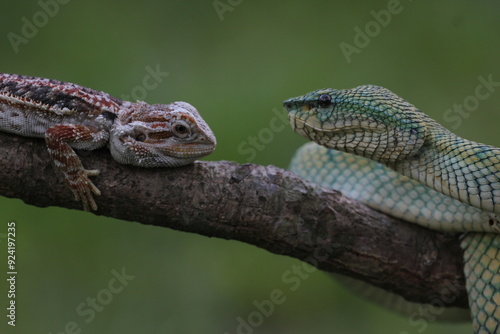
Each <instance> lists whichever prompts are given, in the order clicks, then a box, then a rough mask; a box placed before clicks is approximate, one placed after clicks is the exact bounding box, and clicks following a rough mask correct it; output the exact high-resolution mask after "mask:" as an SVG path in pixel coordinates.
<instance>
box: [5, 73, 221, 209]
mask: <svg viewBox="0 0 500 334" xmlns="http://www.w3.org/2000/svg"><path fill="white" fill-rule="evenodd" d="M0 131H3V132H9V133H13V134H16V135H20V136H26V137H37V138H45V142H46V145H47V150H48V152H49V155H50V157H51V158H52V161H53V163H54V165H55V168H56V170H58V171H59V172H61V173H62V175H63V177H64V181H65V182H66V184H67V185H68V187H69V188H70V189H71V191H72V192H73V194H74V196H75V200H77V201H81V202H82V204H83V208H84V210H86V211H89V210H90V209H92V210H97V205H96V202H95V200H94V195H100V191H99V189H98V188H97V187H96V186H95V185H94V184H93V183H92V181H90V179H89V176H94V175H97V174H98V173H99V171H98V170H88V169H85V168H84V167H83V165H82V163H81V161H80V159H79V158H78V156H77V154H76V152H75V149H76V150H87V151H91V150H95V149H98V148H100V147H104V146H108V147H109V150H110V151H111V155H112V156H113V158H114V159H115V160H116V161H117V162H119V163H121V164H130V165H135V166H140V167H177V166H182V165H187V164H190V163H192V162H193V161H194V160H196V159H197V158H200V157H203V156H206V155H208V154H210V153H212V152H213V151H214V149H215V146H216V140H215V136H214V134H213V132H212V131H211V130H210V128H209V127H208V125H207V123H206V122H205V121H204V120H203V119H202V118H201V116H200V114H199V113H198V111H197V110H196V109H195V108H194V107H193V106H192V105H190V104H188V103H186V102H173V103H170V104H154V105H150V104H147V103H146V102H142V101H137V102H128V101H122V100H120V99H117V98H115V97H112V96H110V95H109V94H107V93H104V92H100V91H96V90H93V89H90V88H85V87H81V86H79V85H76V84H72V83H68V82H62V81H57V80H51V79H43V78H36V77H28V76H22V75H15V74H1V73H0Z"/></svg>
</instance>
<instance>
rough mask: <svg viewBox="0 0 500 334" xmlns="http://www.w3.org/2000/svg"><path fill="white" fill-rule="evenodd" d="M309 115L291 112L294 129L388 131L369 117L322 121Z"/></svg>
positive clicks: (331, 132)
mask: <svg viewBox="0 0 500 334" xmlns="http://www.w3.org/2000/svg"><path fill="white" fill-rule="evenodd" d="M307 116H308V117H307V118H306V119H305V118H303V117H300V116H299V115H297V114H289V118H290V125H291V126H292V128H293V129H294V131H296V132H297V131H300V130H302V131H304V130H305V129H306V128H307V129H309V130H312V131H314V132H317V133H323V134H339V133H345V134H348V133H354V132H358V131H367V130H368V131H371V132H376V133H383V132H386V131H387V127H386V126H383V125H382V124H380V123H378V122H370V121H369V120H368V119H359V118H358V119H337V120H335V121H333V122H332V121H328V122H321V121H320V120H319V119H318V118H317V117H310V116H309V115H307Z"/></svg>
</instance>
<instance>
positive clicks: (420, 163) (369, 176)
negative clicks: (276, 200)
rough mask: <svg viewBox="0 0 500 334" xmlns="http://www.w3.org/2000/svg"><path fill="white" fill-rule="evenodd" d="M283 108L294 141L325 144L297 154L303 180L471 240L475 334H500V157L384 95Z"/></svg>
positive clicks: (371, 91) (310, 99)
mask: <svg viewBox="0 0 500 334" xmlns="http://www.w3.org/2000/svg"><path fill="white" fill-rule="evenodd" d="M284 105H285V107H286V108H287V109H288V112H289V118H290V124H291V126H292V128H293V129H294V131H295V132H297V133H298V134H300V135H302V136H304V137H306V138H308V139H310V140H312V141H313V142H315V143H317V144H313V143H310V144H306V145H305V146H304V147H302V148H301V149H299V150H298V151H297V154H296V156H295V157H294V159H293V161H292V165H291V169H292V170H293V171H295V172H296V173H297V174H299V175H300V176H302V177H303V178H306V179H308V180H310V181H313V182H316V183H320V184H322V185H323V186H328V187H332V188H335V189H337V190H340V191H342V192H344V193H345V194H346V195H348V196H350V197H353V198H356V199H358V200H360V201H362V202H364V203H365V204H367V205H369V206H372V207H374V208H376V209H378V210H381V211H383V212H386V213H388V214H390V215H393V216H397V217H399V218H402V219H405V220H408V221H410V222H414V223H418V224H420V225H423V226H425V227H428V228H431V229H436V230H444V231H455V232H468V233H467V234H466V235H465V236H464V237H463V240H462V243H461V246H462V248H463V250H464V263H465V265H464V270H465V276H466V286H467V291H468V296H469V305H470V308H471V316H472V320H473V327H474V331H475V332H476V333H491V334H493V333H499V332H500V234H498V233H499V232H500V222H499V219H498V217H497V215H498V216H500V149H499V148H496V147H493V146H489V145H484V144H480V143H476V142H473V141H469V140H466V139H463V138H460V137H459V136H457V135H455V134H454V133H452V132H450V131H448V130H447V129H445V128H444V127H443V126H441V125H440V124H439V123H437V122H436V121H434V120H433V119H431V118H430V117H428V116H427V115H426V114H424V113H423V112H422V111H420V110H419V109H417V108H416V107H415V106H413V105H412V104H410V103H409V102H407V101H405V100H404V99H402V98H400V97H399V96H397V95H396V94H394V93H392V92H391V91H389V90H387V89H385V88H382V87H377V86H370V85H368V86H360V87H357V88H354V89H346V90H336V89H321V90H316V91H313V92H311V93H308V94H306V95H303V96H299V97H296V98H292V99H289V100H286V101H285V102H284ZM318 144H319V145H322V146H324V147H322V146H319V145H318ZM325 147H326V148H325ZM344 152H346V153H344ZM368 159H369V160H368Z"/></svg>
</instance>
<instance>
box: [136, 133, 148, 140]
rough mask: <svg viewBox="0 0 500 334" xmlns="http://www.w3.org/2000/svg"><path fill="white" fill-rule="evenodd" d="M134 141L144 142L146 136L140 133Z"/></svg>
mask: <svg viewBox="0 0 500 334" xmlns="http://www.w3.org/2000/svg"><path fill="white" fill-rule="evenodd" d="M135 140H137V141H145V140H146V135H145V134H143V133H141V134H138V135H137V137H135Z"/></svg>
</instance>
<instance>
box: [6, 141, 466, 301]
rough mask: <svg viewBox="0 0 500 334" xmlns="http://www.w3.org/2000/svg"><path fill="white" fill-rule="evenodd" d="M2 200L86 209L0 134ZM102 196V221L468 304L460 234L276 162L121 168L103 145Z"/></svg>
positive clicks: (34, 150) (32, 153) (418, 297)
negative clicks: (164, 230)
mask: <svg viewBox="0 0 500 334" xmlns="http://www.w3.org/2000/svg"><path fill="white" fill-rule="evenodd" d="M0 147H1V148H2V149H1V150H0V168H1V170H2V174H3V175H2V178H1V179H0V194H2V195H4V196H7V197H15V198H21V199H22V200H23V201H24V202H26V203H27V204H31V205H35V206H40V207H45V206H49V205H55V206H60V207H65V208H72V209H81V205H80V203H77V202H75V201H74V200H73V196H72V195H71V193H70V191H69V189H68V188H67V187H66V185H65V184H64V182H62V181H61V178H60V177H59V176H58V175H56V173H55V171H54V169H53V167H52V166H51V164H50V162H49V161H50V158H49V156H48V153H47V151H46V148H45V143H44V141H43V140H40V139H33V138H23V137H19V136H14V135H10V134H5V133H0ZM81 159H82V162H83V164H84V166H86V168H90V169H99V170H100V171H101V174H100V175H99V176H96V177H93V179H92V180H93V181H94V183H95V184H96V185H97V186H98V188H99V189H100V190H101V192H102V195H101V196H99V197H97V198H96V201H97V204H98V206H99V210H98V211H97V212H96V214H98V215H104V216H108V217H115V218H118V219H123V220H128V221H137V222H140V223H143V224H150V225H156V226H161V227H168V228H172V229H175V230H181V231H186V232H194V233H198V234H202V235H206V236H209V237H218V238H224V239H233V240H240V241H243V242H246V243H249V244H252V245H255V246H257V247H260V248H264V249H266V250H268V251H270V252H273V253H276V254H282V255H288V256H291V257H294V258H297V259H301V260H305V261H306V262H308V263H311V264H313V265H316V266H317V267H318V268H320V269H323V270H326V271H331V272H336V273H341V274H345V275H348V276H351V277H355V278H358V279H361V280H363V281H366V282H370V283H371V284H374V285H376V286H379V287H383V288H385V289H387V290H390V291H393V292H396V293H398V294H400V295H402V296H404V297H405V298H406V299H407V300H410V301H415V302H423V303H431V302H433V301H434V302H435V301H436V298H437V300H443V293H444V292H443V291H447V292H448V293H449V291H450V284H451V286H452V287H453V289H454V292H455V294H454V297H455V298H452V301H451V302H450V298H449V296H448V297H447V298H446V301H447V303H448V304H447V306H458V307H462V308H466V307H467V295H466V292H465V288H464V277H463V273H462V268H463V265H462V252H461V250H460V247H459V243H458V239H457V237H456V236H455V235H449V234H444V233H438V232H434V231H430V230H427V229H424V228H421V227H419V226H416V225H414V224H409V223H406V222H403V221H400V220H398V219H395V218H392V217H389V216H386V215H384V214H381V213H379V212H376V211H374V210H372V209H370V208H368V207H366V206H364V205H362V204H360V203H358V202H356V201H354V200H352V199H349V198H347V197H344V196H342V195H341V194H340V193H338V192H336V191H334V190H330V189H326V188H322V187H319V186H316V185H314V184H311V183H309V182H306V181H304V180H302V179H300V178H298V177H297V176H296V175H295V174H293V173H291V172H289V171H285V170H282V169H279V168H277V167H274V166H267V167H264V166H258V165H252V164H244V165H240V164H237V163H234V162H228V161H218V162H197V163H195V164H194V165H191V166H185V167H181V168H175V169H167V168H164V169H163V168H158V169H144V168H138V167H133V166H125V165H120V164H118V163H117V162H115V161H114V160H113V159H112V158H111V155H110V154H109V152H108V151H107V150H105V149H102V150H98V151H94V152H92V153H91V154H89V155H87V156H83V157H81Z"/></svg>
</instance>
